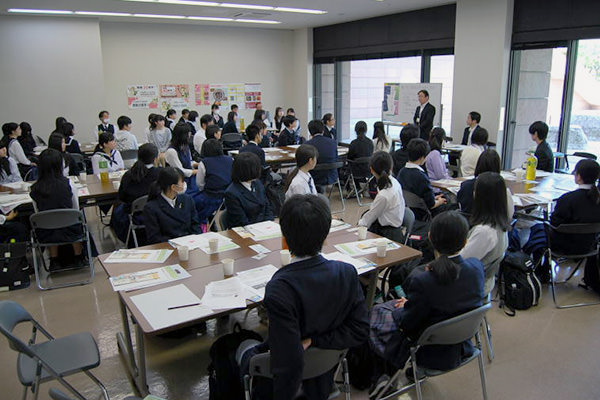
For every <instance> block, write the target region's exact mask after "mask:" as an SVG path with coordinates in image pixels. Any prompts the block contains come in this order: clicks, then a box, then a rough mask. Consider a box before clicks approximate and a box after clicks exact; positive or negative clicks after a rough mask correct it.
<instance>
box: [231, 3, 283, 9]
mask: <svg viewBox="0 0 600 400" xmlns="http://www.w3.org/2000/svg"><path fill="white" fill-rule="evenodd" d="M220 6H221V7H227V8H247V9H249V10H273V9H274V8H275V7H273V6H261V5H258V4H236V3H221V4H220Z"/></svg>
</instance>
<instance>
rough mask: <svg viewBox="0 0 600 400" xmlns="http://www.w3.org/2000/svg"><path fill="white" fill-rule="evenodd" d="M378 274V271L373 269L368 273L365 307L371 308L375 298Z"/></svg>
mask: <svg viewBox="0 0 600 400" xmlns="http://www.w3.org/2000/svg"><path fill="white" fill-rule="evenodd" d="M378 276H379V271H378V270H374V271H373V272H371V274H370V275H369V286H368V288H367V298H366V302H367V307H369V309H371V308H372V307H373V300H375V292H376V291H377V290H376V289H377V277H378Z"/></svg>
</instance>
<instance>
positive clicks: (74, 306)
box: [0, 200, 600, 400]
mask: <svg viewBox="0 0 600 400" xmlns="http://www.w3.org/2000/svg"><path fill="white" fill-rule="evenodd" d="M332 208H334V209H336V208H337V209H339V202H337V201H333V204H332ZM362 211H364V208H362V209H361V208H359V207H357V205H356V200H349V201H348V202H347V208H346V212H345V214H344V215H343V218H344V220H346V221H348V222H351V223H355V222H356V221H357V220H358V217H359V215H360V213H362ZM88 217H89V219H90V221H92V222H91V225H92V229H93V234H94V237H95V239H96V241H97V243H98V245H99V248H100V250H101V252H107V251H111V250H113V249H114V246H115V242H114V240H113V239H112V237H111V234H110V232H109V230H108V229H101V228H100V226H99V225H100V224H99V223H98V222H97V220H96V218H95V213H94V211H93V209H90V210H89V211H88ZM96 272H97V275H96V279H95V281H94V282H93V284H90V285H87V286H79V287H72V288H65V289H58V290H52V291H46V292H41V291H39V290H37V288H35V287H34V285H33V284H32V286H31V287H30V288H28V289H24V290H19V291H15V292H6V293H0V300H5V299H11V300H14V301H17V302H19V303H20V304H22V305H23V306H24V307H25V308H26V309H27V310H28V311H29V312H30V313H32V314H33V315H34V317H35V318H37V319H38V320H39V321H40V322H41V323H42V324H43V325H45V326H46V327H47V328H48V329H49V330H50V332H51V333H53V334H54V335H55V336H61V335H68V334H71V333H74V332H79V331H90V332H91V333H92V334H93V335H94V337H95V338H96V340H97V342H98V345H99V347H100V352H101V357H102V363H101V365H100V367H98V368H97V369H96V374H97V376H98V377H99V378H100V379H101V380H102V381H103V382H104V383H105V384H106V386H107V388H108V391H109V393H110V395H111V398H112V399H116V400H119V399H123V398H124V397H125V396H126V395H129V394H131V392H132V389H131V386H130V384H129V381H128V379H127V378H126V375H125V371H124V368H123V366H122V364H121V358H120V355H119V353H118V351H117V344H116V340H115V334H116V333H117V332H118V331H119V329H120V316H119V312H118V308H117V296H116V295H115V293H113V292H112V291H111V289H110V285H109V283H108V281H107V279H106V274H105V273H104V272H103V271H102V270H101V268H99V267H98V266H97V267H96ZM574 280H575V281H577V280H578V279H577V277H576V278H574ZM560 293H561V294H563V295H564V297H563V298H565V299H570V300H572V299H590V298H591V299H594V298H595V297H596V296H594V295H593V294H590V293H586V292H585V291H583V290H582V289H579V288H577V287H576V283H575V284H569V285H568V286H567V287H565V288H564V289H562V290H561V291H560ZM234 318H235V319H237V320H243V318H244V314H243V313H238V314H236V315H235V316H234ZM488 318H489V321H490V324H491V326H492V331H493V343H494V348H495V352H496V358H495V360H494V361H493V362H492V363H487V362H486V374H487V383H488V393H489V398H490V399H547V400H553V399H556V400H562V399H573V400H574V399H582V400H583V399H586V400H587V399H598V398H600V388H599V386H598V378H599V377H600V334H599V333H600V306H592V307H584V308H579V309H571V310H557V309H555V308H554V306H553V303H552V299H551V297H550V294H549V291H548V290H547V288H545V289H544V295H543V298H542V302H541V304H540V305H539V306H538V307H535V308H533V309H530V310H527V311H522V312H518V313H517V316H516V317H513V318H510V317H507V316H505V315H504V313H503V311H502V310H500V309H498V307H497V303H496V304H494V307H493V309H492V310H491V311H490V313H489V315H488ZM245 322H246V327H248V328H251V329H256V330H258V331H259V332H261V333H264V332H265V327H264V326H262V325H260V324H259V322H258V318H257V316H256V313H255V312H252V313H251V314H250V316H249V317H248V319H247V320H246V321H245ZM228 327H229V323H227V322H225V323H221V324H219V325H218V326H217V325H216V324H215V323H211V324H209V328H208V333H207V335H205V336H200V337H187V338H183V339H164V338H153V339H151V340H150V341H149V346H148V365H149V382H150V387H151V391H152V393H153V394H156V395H158V396H161V397H164V398H167V399H169V400H185V399H208V379H207V373H206V367H207V365H208V361H209V360H208V349H209V347H210V345H211V343H212V342H213V341H214V339H215V337H216V336H218V335H219V334H222V333H224V332H226V331H227V329H228ZM0 346H2V347H1V349H2V350H1V351H0V365H2V366H3V368H2V370H1V372H0V381H1V382H2V391H3V394H2V395H0V398H2V399H18V398H20V396H21V386H20V384H19V381H18V379H17V375H16V371H15V365H16V353H15V352H13V351H12V350H10V349H9V347H8V345H7V342H6V341H2V343H1V345H0ZM70 381H71V382H72V383H73V384H74V385H75V386H76V387H78V388H80V389H81V390H82V391H84V392H85V393H86V395H87V396H88V398H90V399H96V398H98V396H99V391H98V390H97V389H96V388H95V387H94V386H93V385H91V384H90V381H89V380H87V378H85V377H84V376H76V377H73V378H71V379H70ZM479 385H480V384H479V374H478V369H477V364H476V363H472V364H471V365H468V366H466V367H465V368H463V369H462V370H459V371H455V372H452V373H449V374H447V375H444V376H441V377H438V378H435V379H431V380H429V381H428V382H426V383H425V384H424V394H425V398H427V399H446V400H453V399H456V400H464V399H480V398H481V389H480V386H479ZM52 386H55V387H58V385H57V384H53V383H46V384H44V385H43V386H42V394H41V395H40V399H47V398H48V396H47V391H48V389H49V388H50V387H52ZM44 392H45V393H44ZM352 397H353V398H355V399H366V398H367V395H366V393H364V392H355V393H353V395H352ZM402 398H416V395H415V394H414V393H409V394H408V395H406V396H403V397H402Z"/></svg>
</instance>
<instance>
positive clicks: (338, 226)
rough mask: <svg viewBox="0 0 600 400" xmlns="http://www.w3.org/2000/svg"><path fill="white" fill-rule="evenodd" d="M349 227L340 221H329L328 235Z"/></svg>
mask: <svg viewBox="0 0 600 400" xmlns="http://www.w3.org/2000/svg"><path fill="white" fill-rule="evenodd" d="M351 226H352V225H350V224H348V223H346V222H344V221H342V220H339V219H332V220H331V228H329V233H332V232H337V231H341V230H343V229H347V228H350V227H351Z"/></svg>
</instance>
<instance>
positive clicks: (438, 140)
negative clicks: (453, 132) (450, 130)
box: [425, 126, 450, 181]
mask: <svg viewBox="0 0 600 400" xmlns="http://www.w3.org/2000/svg"><path fill="white" fill-rule="evenodd" d="M445 139H446V131H445V130H444V129H443V128H440V127H439V126H436V127H435V128H433V129H432V130H431V133H430V134H429V148H430V149H431V151H430V152H429V154H427V157H426V158H425V169H427V175H428V176H429V179H431V180H432V181H437V180H440V179H449V178H450V175H448V169H447V168H446V163H445V162H444V159H443V157H442V146H443V145H444V140H445Z"/></svg>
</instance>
